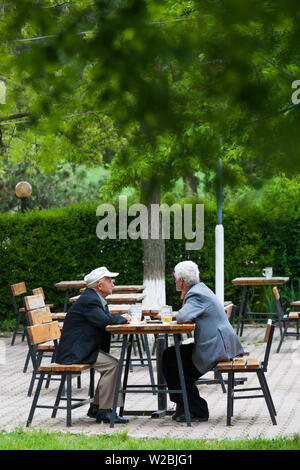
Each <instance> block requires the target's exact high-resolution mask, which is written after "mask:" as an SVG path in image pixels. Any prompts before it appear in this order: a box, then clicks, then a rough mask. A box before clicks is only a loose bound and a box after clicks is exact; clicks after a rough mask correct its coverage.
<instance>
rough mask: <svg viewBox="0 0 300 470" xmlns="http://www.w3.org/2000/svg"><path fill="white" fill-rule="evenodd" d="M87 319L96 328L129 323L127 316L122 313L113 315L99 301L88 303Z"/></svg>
mask: <svg viewBox="0 0 300 470" xmlns="http://www.w3.org/2000/svg"><path fill="white" fill-rule="evenodd" d="M86 320H87V322H88V323H90V324H91V325H93V326H95V327H96V328H105V327H106V326H107V325H114V324H122V323H127V320H126V318H124V317H122V316H121V315H112V314H111V313H109V312H105V311H104V309H103V308H102V306H101V307H100V305H99V303H98V302H97V301H91V302H89V303H88V308H87V310H86Z"/></svg>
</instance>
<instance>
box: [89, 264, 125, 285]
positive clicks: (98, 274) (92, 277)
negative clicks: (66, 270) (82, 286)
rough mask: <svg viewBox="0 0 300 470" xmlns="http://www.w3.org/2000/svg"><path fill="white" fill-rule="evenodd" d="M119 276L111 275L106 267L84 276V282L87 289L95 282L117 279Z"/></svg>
mask: <svg viewBox="0 0 300 470" xmlns="http://www.w3.org/2000/svg"><path fill="white" fill-rule="evenodd" d="M118 275H119V273H111V272H110V271H109V270H108V269H107V268H106V267H105V266H101V268H96V269H94V270H93V271H91V272H90V273H89V274H87V275H86V276H84V281H85V282H86V284H87V287H89V286H92V285H93V284H94V283H95V282H97V281H100V279H102V278H103V277H116V276H118Z"/></svg>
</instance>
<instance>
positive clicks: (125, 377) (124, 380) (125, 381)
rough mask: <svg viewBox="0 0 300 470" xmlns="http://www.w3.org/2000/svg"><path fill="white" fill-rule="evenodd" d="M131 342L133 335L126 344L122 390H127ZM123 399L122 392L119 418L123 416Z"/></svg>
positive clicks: (124, 394) (124, 395)
mask: <svg viewBox="0 0 300 470" xmlns="http://www.w3.org/2000/svg"><path fill="white" fill-rule="evenodd" d="M133 341H134V335H130V336H129V341H128V343H127V356H126V363H125V371H124V379H123V390H126V388H127V382H128V373H129V368H130V359H131V351H132V344H133ZM125 397H126V393H125V392H123V405H122V406H121V407H120V416H123V413H124V405H125Z"/></svg>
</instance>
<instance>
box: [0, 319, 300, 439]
mask: <svg viewBox="0 0 300 470" xmlns="http://www.w3.org/2000/svg"><path fill="white" fill-rule="evenodd" d="M278 336H279V333H278V330H275V335H274V340H273V346H272V351H271V356H270V361H269V369H268V372H267V380H268V384H269V388H270V390H271V393H272V397H273V401H274V404H275V407H276V409H277V426H274V425H272V422H271V419H270V416H269V413H268V409H267V406H266V404H265V401H264V399H263V398H258V399H252V400H249V399H246V400H236V401H235V403H234V408H235V413H234V417H233V420H232V426H231V427H228V426H226V394H224V393H223V392H222V389H221V387H220V385H201V386H200V393H201V395H202V396H203V398H205V399H206V400H207V401H208V404H209V410H210V419H209V421H208V422H206V423H192V427H190V428H189V427H187V426H186V425H185V424H179V423H175V422H174V421H172V420H171V416H166V417H163V418H160V419H153V418H151V417H149V416H142V417H134V416H132V417H130V423H129V424H127V425H125V426H124V425H116V426H115V427H114V428H113V429H110V428H109V425H108V424H100V425H99V424H97V423H96V422H95V421H94V420H92V419H90V418H88V417H87V416H86V411H87V409H88V405H86V406H85V407H80V408H77V409H76V410H74V411H73V412H72V427H71V428H67V427H66V424H65V411H64V410H59V411H58V413H57V417H56V418H55V419H53V418H51V410H49V409H37V410H36V412H35V416H34V419H33V422H32V425H31V426H32V428H35V429H42V428H43V429H49V430H61V431H72V432H84V433H93V434H106V433H112V432H114V433H115V432H117V433H118V432H120V431H123V430H125V429H126V430H127V431H128V434H129V435H130V436H133V437H139V438H140V437H156V438H159V437H166V436H170V437H178V438H205V439H212V438H218V439H221V438H231V439H237V438H245V437H249V438H253V437H257V436H261V437H265V438H273V437H277V436H287V435H292V434H293V433H300V374H299V372H300V341H297V340H295V339H293V338H287V339H286V340H285V342H284V343H283V346H282V348H281V351H280V353H279V354H276V352H275V351H276V346H277V344H278V339H279V338H278ZM263 338H264V327H258V326H251V327H250V326H249V327H246V328H245V330H244V333H243V337H242V342H243V346H244V349H245V350H247V351H249V352H250V353H251V356H255V357H260V358H262V357H263V354H264V347H265V344H264V343H263ZM113 351H114V354H116V355H118V351H119V350H118V349H115V350H113ZM26 353H27V345H26V343H25V342H21V336H18V337H17V339H16V343H15V345H14V346H10V338H4V337H2V338H0V378H1V391H0V400H1V411H0V429H5V430H13V429H15V428H17V427H22V428H24V429H26V428H25V426H26V420H27V417H28V413H29V409H30V406H31V402H32V398H30V397H28V396H27V390H28V386H29V382H30V378H31V371H32V369H31V367H30V368H29V370H28V372H27V373H23V371H22V370H23V365H24V361H25V357H26ZM45 361H46V360H45ZM154 365H155V362H154ZM88 377H89V374H88V373H84V374H83V376H82V389H81V390H77V389H76V381H74V390H75V391H76V395H78V396H82V395H84V396H86V394H87V387H88ZM148 377H149V375H148V370H147V368H146V367H144V368H143V367H134V370H133V372H131V373H130V378H129V380H130V382H129V383H146V381H147V380H148ZM205 377H207V378H212V374H211V373H208V374H206V376H205ZM247 386H252V387H255V386H256V374H249V379H248V381H247ZM56 390H57V382H52V383H51V384H50V388H49V389H43V390H42V394H41V398H42V399H43V404H52V403H53V402H54V399H55V393H56ZM254 393H255V392H254ZM156 400H157V398H156V396H153V395H152V394H128V395H127V397H126V408H127V409H128V410H130V409H131V410H133V409H155V408H156ZM41 403H42V401H41ZM169 405H170V407H171V406H172V404H171V403H169Z"/></svg>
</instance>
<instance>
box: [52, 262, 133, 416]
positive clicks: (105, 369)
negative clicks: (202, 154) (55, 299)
mask: <svg viewBox="0 0 300 470" xmlns="http://www.w3.org/2000/svg"><path fill="white" fill-rule="evenodd" d="M118 274H119V273H112V272H110V271H108V269H107V268H106V267H104V266H102V267H100V268H97V269H94V270H93V271H92V272H90V273H89V274H87V275H86V276H85V278H84V280H85V282H86V284H87V288H86V289H85V291H84V292H83V294H81V296H80V297H79V298H78V299H77V301H76V302H75V303H74V304H73V305H72V307H71V308H70V310H69V311H68V314H67V315H66V319H65V321H64V326H63V330H62V334H61V339H60V342H59V345H58V349H57V354H56V362H57V363H59V364H92V365H93V367H94V368H95V370H97V371H98V372H100V374H101V376H100V379H99V382H98V385H97V388H96V392H95V398H94V401H93V403H92V404H91V406H90V409H89V410H88V416H89V417H91V418H96V421H97V422H98V423H101V422H104V423H109V422H110V416H111V408H112V405H113V397H114V390H115V386H116V380H117V373H118V365H119V362H118V360H117V359H116V358H115V357H113V356H111V355H110V354H109V349H110V339H111V335H110V333H108V332H107V331H106V330H105V327H106V326H107V325H112V324H121V323H127V322H128V321H129V320H130V318H129V316H128V315H127V314H124V315H112V314H111V313H110V312H109V310H108V306H107V303H106V301H105V297H107V296H108V295H109V294H111V293H112V290H113V287H114V282H113V279H112V278H114V277H116V276H118ZM118 406H122V395H121V394H120V395H119V400H118ZM127 422H128V420H127V419H125V418H122V417H121V416H116V420H115V423H121V424H123V423H127Z"/></svg>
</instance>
